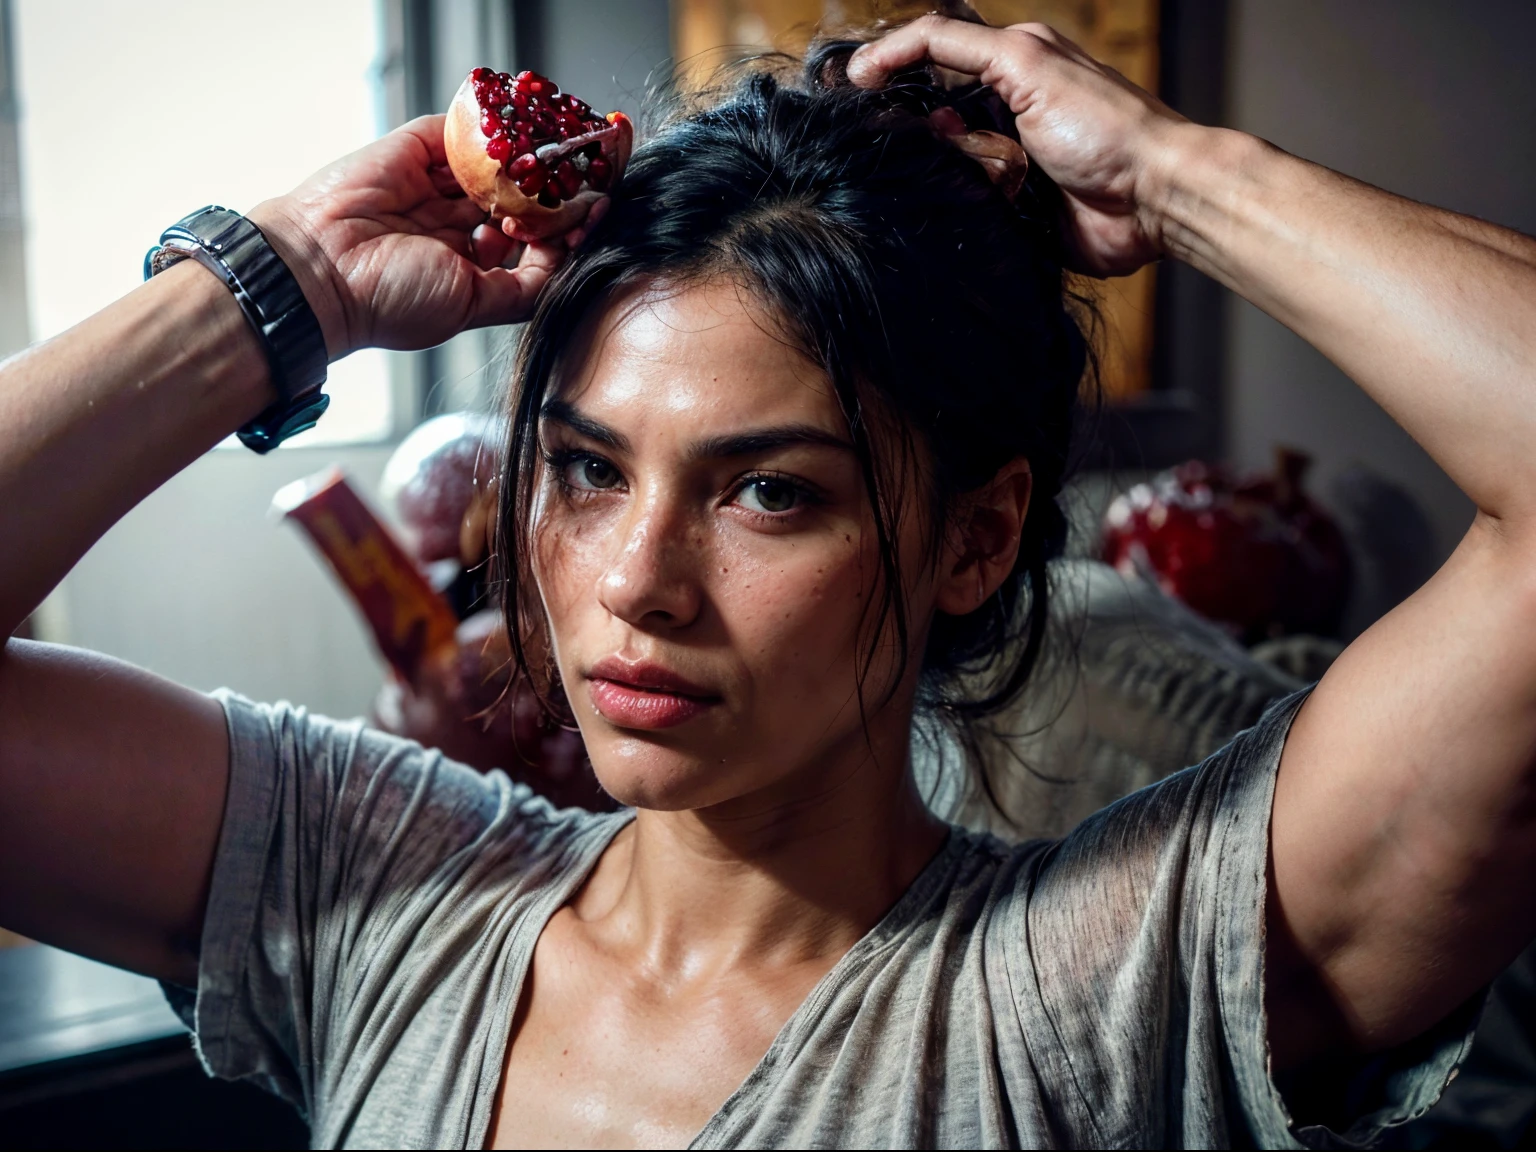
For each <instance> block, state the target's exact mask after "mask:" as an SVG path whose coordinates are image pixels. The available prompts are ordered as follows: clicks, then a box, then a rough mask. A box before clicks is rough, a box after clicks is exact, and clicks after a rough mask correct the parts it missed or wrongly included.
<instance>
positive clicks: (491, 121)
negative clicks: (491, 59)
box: [471, 68, 613, 208]
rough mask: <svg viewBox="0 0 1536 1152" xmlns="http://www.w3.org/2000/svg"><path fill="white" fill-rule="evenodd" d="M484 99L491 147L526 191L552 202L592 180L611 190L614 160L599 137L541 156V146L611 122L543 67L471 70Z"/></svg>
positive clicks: (490, 153)
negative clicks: (541, 69)
mask: <svg viewBox="0 0 1536 1152" xmlns="http://www.w3.org/2000/svg"><path fill="white" fill-rule="evenodd" d="M471 79H472V80H473V81H474V86H475V99H476V100H477V101H479V103H480V131H481V132H483V133H484V134H485V135H486V137H487V140H486V143H485V151H486V154H487V155H488V156H490V158H491V159H492V160H495V161H496V162H497V163H498V164H500V165H502V167H503V168H504V169H505V170H506V173H507V175H508V176H510V177H511V178H512V179H513V180H514V181H515V182H516V184H517V187H518V191H520V192H521V193H522V194H523V195H524V196H531V197H536V198H537V199H538V201H539V203H540V204H543V205H544V206H545V207H546V208H553V207H556V206H557V205H558V204H559V203H560V201H562V200H569V199H570V198H571V197H572V196H575V195H576V193H577V192H579V191H581V188H582V185H583V184H586V185H588V186H590V187H591V188H593V189H595V190H596V191H598V192H606V191H607V190H608V186H609V184H610V183H611V182H612V180H613V165H612V164H611V163H610V162H609V160H608V158H607V157H606V156H604V155H603V150H602V144H601V143H600V142H599V141H596V140H594V141H593V142H592V143H591V144H588V145H587V146H586V147H584V148H581V149H578V150H576V151H575V152H572V153H570V154H568V155H561V156H559V157H549V158H548V160H545V159H541V158H540V157H539V155H538V150H539V149H540V148H543V147H544V146H545V145H548V144H559V143H561V142H563V141H566V140H569V139H571V138H572V137H574V136H584V135H586V134H588V133H590V132H597V131H601V130H602V129H604V128H607V127H608V122H607V121H606V120H604V119H603V118H602V117H601V116H596V115H593V112H592V109H591V108H590V107H589V106H588V105H587V104H585V103H583V102H582V101H580V100H578V99H576V97H574V96H569V95H566V94H565V93H563V92H561V91H560V89H559V87H558V86H557V85H556V84H555V82H554V81H552V80H548V79H546V78H545V77H543V76H540V75H539V74H538V73H537V72H519V73H518V74H517V75H516V76H515V77H514V76H510V75H508V74H507V73H505V72H495V71H493V70H491V69H490V68H476V69H475V70H474V72H473V73H471Z"/></svg>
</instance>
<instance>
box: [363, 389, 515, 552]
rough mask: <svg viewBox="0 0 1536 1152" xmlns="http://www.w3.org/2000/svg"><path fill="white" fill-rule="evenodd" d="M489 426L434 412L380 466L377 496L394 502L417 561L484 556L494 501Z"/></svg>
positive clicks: (470, 416) (464, 414)
mask: <svg viewBox="0 0 1536 1152" xmlns="http://www.w3.org/2000/svg"><path fill="white" fill-rule="evenodd" d="M488 431H489V425H488V423H487V421H486V420H485V419H484V418H482V417H479V416H476V415H473V414H471V413H468V412H451V413H449V414H447V415H445V416H435V417H433V418H432V419H431V420H427V421H425V422H424V423H422V424H420V425H418V426H417V427H416V428H414V429H412V431H411V433H410V435H408V436H406V438H405V439H404V440H402V441H400V446H399V447H398V448H396V449H395V451H394V453H393V454H392V455H391V456H390V458H389V463H388V464H386V465H385V467H384V479H383V482H382V483H381V484H380V495H381V496H383V498H384V499H385V501H386V502H388V503H390V504H391V505H393V507H394V510H395V514H396V515H397V516H398V517H399V518H400V523H401V526H402V527H403V528H404V529H405V535H406V539H407V544H408V545H409V547H410V549H411V551H412V553H413V554H414V555H415V557H416V560H417V562H418V563H420V564H422V565H428V564H432V563H434V562H436V561H439V560H456V561H458V562H459V563H460V564H461V565H463V566H464V567H470V566H473V565H475V564H478V563H479V562H480V561H481V560H482V559H484V557H485V551H486V542H485V525H486V517H487V514H488V512H489V510H490V506H491V504H492V503H493V502H494V498H495V493H494V487H495V486H494V480H493V478H494V476H495V461H494V456H493V454H492V450H491V447H490V442H489V438H488Z"/></svg>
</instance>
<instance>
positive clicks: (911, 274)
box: [500, 41, 1091, 719]
mask: <svg viewBox="0 0 1536 1152" xmlns="http://www.w3.org/2000/svg"><path fill="white" fill-rule="evenodd" d="M856 47H857V44H856V43H853V42H847V41H844V42H838V43H829V44H824V45H821V46H819V47H816V48H813V50H812V51H811V53H810V55H809V58H808V59H807V61H806V64H805V67H804V71H803V73H802V75H801V76H800V77H799V78H798V79H796V78H795V77H793V76H789V77H785V76H783V75H782V74H781V75H775V74H774V69H773V68H772V67H771V66H770V65H769V64H767V63H765V62H764V61H757V62H754V63H751V64H749V66H748V67H749V69H750V70H749V71H748V73H747V74H746V75H745V76H744V77H743V78H742V79H741V80H740V82H739V83H738V84H737V85H736V86H735V87H734V89H732V90H731V91H730V92H729V93H728V94H727V95H725V96H724V97H723V98H721V99H719V100H717V101H716V102H714V103H713V104H711V105H708V106H705V107H702V108H696V110H694V111H691V112H686V113H675V114H674V115H673V116H672V117H671V118H670V119H669V120H667V121H664V122H663V123H662V126H661V127H660V129H659V130H658V131H657V132H655V133H654V134H652V135H651V136H650V137H649V138H648V139H646V140H644V141H643V142H642V143H641V144H640V145H639V147H638V148H637V149H636V150H635V153H634V155H633V157H632V158H631V160H630V164H629V168H628V170H627V171H626V173H625V175H624V177H623V180H622V181H621V182H620V184H619V186H618V188H617V189H616V190H615V192H614V194H613V200H612V204H611V205H610V208H609V211H608V214H607V215H606V216H605V217H604V218H603V220H602V222H601V223H600V224H598V225H597V227H596V228H595V229H594V230H593V233H592V235H591V236H590V237H589V239H588V240H587V242H586V244H585V245H584V247H583V248H582V249H581V251H580V252H579V253H578V254H577V255H576V256H575V257H573V258H572V259H571V260H570V262H569V263H567V264H566V266H565V267H564V268H562V269H561V270H560V271H559V272H558V273H557V274H556V275H555V277H554V278H553V279H552V280H551V282H550V284H549V285H548V287H547V288H546V289H545V291H544V293H543V295H542V298H541V300H540V302H539V305H538V308H537V310H536V313H535V315H534V317H533V319H532V321H531V322H530V323H529V325H528V327H527V329H526V330H525V331H524V333H523V336H522V341H521V344H520V346H519V349H518V353H517V359H516V365H515V369H514V379H513V389H512V394H511V401H510V403H511V432H510V443H509V445H508V450H507V451H508V467H507V469H506V473H505V480H504V482H503V485H502V491H501V497H500V499H501V508H500V524H501V539H502V540H503V541H506V542H510V546H511V550H512V555H511V556H510V557H508V562H507V564H506V573H505V579H506V589H507V596H506V611H507V616H508V624H509V630H510V632H511V635H512V637H513V643H514V651H515V652H516V654H517V659H518V663H519V665H520V666H521V667H523V668H524V669H525V670H527V666H526V656H525V654H524V635H523V628H525V627H528V626H530V625H531V622H532V621H534V620H537V619H540V618H542V613H541V612H539V611H537V610H536V607H535V605H533V604H532V603H531V602H530V601H529V600H526V599H525V597H527V596H528V595H529V591H530V590H531V588H532V582H531V579H530V571H531V568H530V555H529V550H530V547H531V539H530V532H529V528H530V517H531V512H532V500H533V495H534V493H533V480H534V474H535V469H536V467H537V464H538V460H539V448H538V420H539V414H540V409H541V406H542V405H543V403H544V400H545V394H546V390H547V387H548V383H549V380H550V378H551V374H552V373H553V372H554V370H555V369H556V367H557V363H558V361H559V359H560V357H561V355H562V354H563V353H564V352H565V351H566V349H567V348H568V346H569V345H570V344H571V341H572V338H573V336H574V335H575V333H576V332H577V329H578V326H579V325H580V324H581V322H582V320H583V318H584V317H587V316H589V315H590V314H592V312H593V310H594V309H596V308H598V307H601V306H602V305H603V304H604V303H606V302H607V301H610V300H612V299H613V298H614V296H615V295H616V293H618V292H619V291H622V290H624V289H626V288H628V287H631V286H634V285H638V284H643V283H647V282H652V281H657V282H661V283H664V284H672V285H684V284H687V283H689V282H691V281H697V280H699V279H701V278H711V277H716V276H727V277H732V278H735V279H737V280H739V281H740V282H741V283H743V284H744V285H746V286H747V287H748V288H749V289H750V290H751V291H752V292H753V293H755V294H756V295H757V297H758V298H759V299H760V300H761V301H762V302H763V303H764V304H766V305H767V307H768V310H769V312H770V313H771V314H772V315H773V316H775V317H776V319H777V320H778V321H779V322H780V324H781V325H782V327H783V331H784V335H785V337H786V338H787V339H789V340H791V341H792V342H794V343H795V344H796V345H797V346H798V347H799V348H800V349H801V350H802V351H803V352H804V353H805V355H806V356H808V357H809V358H810V359H811V360H813V361H814V362H816V363H817V364H819V365H821V366H822V367H823V368H824V369H825V371H826V373H827V376H828V377H829V378H830V381H831V383H832V386H833V388H834V389H835V392H836V396H837V399H838V402H839V403H840V405H841V407H842V411H843V414H844V416H845V417H846V419H847V422H848V428H849V432H850V434H851V437H852V440H853V444H854V447H855V449H856V452H857V455H858V459H859V461H860V464H861V466H862V470H863V474H864V480H865V484H866V488H867V490H868V492H869V496H870V501H871V504H872V506H873V508H874V510H875V516H874V519H875V523H876V532H877V537H878V545H879V553H880V558H881V573H882V576H881V581H880V584H881V588H880V591H879V594H878V595H877V596H874V597H872V598H871V602H870V609H869V610H870V612H871V613H872V615H871V616H870V617H867V621H868V623H870V624H872V629H871V631H870V632H869V635H870V637H871V638H870V641H869V649H868V652H867V653H866V654H865V657H864V667H865V668H866V669H867V667H868V664H869V659H870V658H871V657H872V655H873V653H874V650H875V645H876V644H877V643H878V642H879V640H880V638H881V636H882V635H883V634H884V631H885V629H886V628H887V627H888V626H894V628H895V629H896V633H897V637H898V639H899V642H900V651H901V652H902V653H903V659H904V654H905V653H906V651H907V649H908V647H909V632H910V626H911V625H910V621H909V619H908V613H907V606H906V603H905V600H904V598H903V595H902V584H901V580H900V575H899V573H900V569H899V567H898V562H897V556H896V525H897V523H898V520H899V517H900V515H901V512H902V505H903V501H904V500H905V499H906V498H907V496H908V494H909V493H911V492H913V491H918V492H922V488H921V487H920V486H918V485H917V484H916V483H914V478H921V479H924V480H926V481H927V483H926V489H927V491H926V492H925V493H923V495H925V496H926V498H927V501H928V504H929V514H930V515H929V521H928V522H929V523H930V524H931V526H932V536H931V547H932V548H933V549H934V552H933V555H934V556H935V557H936V556H937V554H938V553H937V548H938V545H939V543H940V541H941V533H942V532H943V531H944V530H945V526H946V524H947V522H948V515H949V513H950V511H951V509H952V508H953V507H954V506H955V502H956V500H957V499H958V498H961V497H963V496H964V494H965V493H967V492H971V491H974V490H975V489H977V488H979V487H980V486H982V485H984V484H986V483H987V482H988V481H989V480H991V479H992V478H993V476H994V475H995V474H996V473H997V471H998V469H999V468H1001V467H1002V466H1003V465H1005V464H1007V463H1008V462H1009V461H1011V460H1015V459H1017V458H1020V457H1023V458H1026V459H1027V460H1028V461H1029V464H1030V469H1031V472H1032V475H1033V496H1032V503H1031V507H1030V511H1029V515H1028V517H1027V519H1026V522H1025V525H1024V535H1023V539H1022V541H1021V544H1020V547H1019V554H1018V561H1017V564H1016V565H1015V567H1014V570H1013V572H1012V573H1011V574H1010V576H1009V578H1008V579H1007V580H1006V581H1004V583H1003V586H1002V588H1001V589H1000V590H999V592H998V594H997V596H996V597H993V598H992V599H990V600H989V601H988V603H987V604H986V605H985V606H984V607H982V608H980V609H978V610H977V611H975V612H972V613H971V614H969V615H966V616H958V617H957V616H947V615H941V616H940V617H938V618H937V619H935V621H934V622H933V625H932V628H931V631H930V634H929V639H928V642H927V648H926V651H925V653H924V658H923V680H922V684H923V688H922V700H923V702H924V703H925V704H927V705H929V706H932V707H934V708H937V709H938V710H939V711H940V712H941V713H943V714H947V715H949V716H951V717H954V718H955V719H970V718H974V717H979V716H984V715H986V714H989V713H991V712H994V711H996V710H997V709H999V708H1000V707H1002V706H1003V705H1005V704H1006V703H1008V702H1009V701H1011V700H1012V699H1013V698H1014V697H1015V696H1016V695H1017V694H1018V693H1019V691H1020V690H1021V689H1022V688H1023V686H1024V683H1025V681H1026V680H1027V679H1028V677H1029V674H1030V671H1031V669H1032V667H1033V666H1034V664H1035V662H1036V659H1037V658H1038V656H1039V652H1040V646H1041V643H1042V640H1043V637H1044V633H1045V626H1046V619H1047V604H1048V600H1049V596H1050V589H1049V582H1048V580H1047V577H1046V562H1047V561H1048V560H1049V559H1051V558H1052V557H1054V556H1056V555H1058V554H1059V553H1060V552H1061V550H1062V547H1063V545H1064V543H1065V538H1066V527H1067V525H1066V519H1065V517H1064V515H1063V514H1062V511H1061V509H1060V507H1059V506H1058V503H1057V497H1058V494H1059V492H1060V490H1061V485H1062V481H1063V478H1064V476H1065V474H1066V472H1067V469H1068V463H1069V453H1070V446H1071V440H1072V430H1073V427H1074V423H1075V418H1076V414H1077V409H1078V405H1079V391H1080V384H1081V382H1082V380H1083V377H1084V371H1085V366H1086V365H1087V364H1088V362H1089V361H1090V359H1091V354H1090V350H1089V346H1088V342H1087V341H1086V339H1085V337H1084V334H1083V330H1082V328H1081V327H1080V325H1079V321H1078V317H1079V316H1087V315H1088V313H1087V312H1084V311H1082V308H1083V307H1086V308H1088V309H1089V311H1090V312H1091V304H1088V303H1087V302H1086V301H1083V300H1082V299H1081V298H1079V297H1077V296H1075V295H1074V294H1072V293H1071V292H1070V291H1069V285H1068V281H1067V280H1066V277H1065V274H1064V272H1063V266H1062V255H1061V251H1060V240H1059V235H1058V232H1057V220H1058V212H1057V206H1058V194H1057V190H1056V189H1055V187H1054V185H1052V184H1051V183H1050V181H1049V179H1047V178H1046V177H1044V175H1043V174H1041V173H1039V172H1038V171H1035V170H1032V171H1031V173H1030V175H1029V176H1028V178H1027V179H1026V182H1025V186H1024V189H1023V190H1022V192H1021V193H1020V194H1019V195H1018V197H1017V199H1016V201H1013V202H1010V201H1009V199H1008V198H1007V197H1005V196H1004V194H1003V193H1002V192H1001V191H1000V190H998V189H997V188H996V187H994V186H993V184H992V183H991V182H990V181H989V179H988V178H987V176H986V173H985V172H984V170H983V169H982V167H981V166H980V165H979V164H978V163H977V162H976V161H974V160H972V159H970V158H968V157H967V156H965V155H964V154H963V153H962V152H960V151H959V149H957V148H955V147H954V146H953V145H951V144H949V143H947V142H945V141H944V140H943V139H942V138H941V137H940V136H939V135H938V134H937V133H936V132H935V131H934V129H933V128H932V127H931V126H930V125H929V122H928V121H927V119H926V117H927V115H928V113H930V112H932V111H934V110H935V109H937V108H938V107H940V106H950V107H953V108H955V109H956V111H958V112H959V113H960V115H961V117H962V118H963V119H964V120H965V122H966V124H967V126H968V127H970V128H987V129H991V130H994V131H1001V132H1006V133H1008V134H1010V135H1015V136H1016V133H1015V132H1014V129H1013V126H1012V119H1011V117H1009V116H1008V115H1007V114H1006V109H1003V108H1002V107H1001V104H1000V102H999V101H998V100H997V98H996V97H995V96H994V95H993V94H992V93H991V91H990V90H989V89H985V88H979V87H977V86H974V85H973V86H971V87H969V88H965V89H959V90H954V91H948V90H946V89H945V88H944V87H942V86H941V85H940V83H938V81H937V80H936V78H935V77H934V76H933V75H931V74H930V73H929V72H927V71H926V70H917V71H913V72H911V73H908V74H906V75H903V76H900V77H897V78H896V80H895V81H894V82H893V83H892V84H891V85H890V86H888V87H887V88H885V89H884V90H882V91H878V92H875V91H866V90H863V89H859V88H856V87H854V86H852V85H851V84H849V83H848V81H847V79H846V73H845V66H846V63H847V60H848V57H849V55H850V54H851V53H852V51H853V50H854V48H856ZM782 71H783V70H782V69H779V72H780V73H782ZM919 447H921V448H922V449H926V451H924V452H919V451H918V449H919ZM925 457H926V459H927V461H928V462H929V467H928V469H927V470H926V471H927V474H926V476H921V477H920V476H919V473H918V471H916V470H915V464H916V462H917V461H918V460H920V459H923V458H925ZM530 609H534V610H532V611H530ZM980 671H985V672H987V673H988V675H986V676H985V677H980V678H978V677H975V676H969V675H968V676H967V677H966V681H967V684H968V685H970V686H971V687H970V689H969V690H962V688H961V685H960V681H959V676H958V674H959V673H962V672H965V673H974V672H980ZM899 682H900V670H898V676H897V679H896V681H894V682H893V683H899ZM977 683H981V684H982V687H981V688H979V689H977V688H975V687H974V685H975V684H977ZM862 702H863V701H862V689H861V704H862Z"/></svg>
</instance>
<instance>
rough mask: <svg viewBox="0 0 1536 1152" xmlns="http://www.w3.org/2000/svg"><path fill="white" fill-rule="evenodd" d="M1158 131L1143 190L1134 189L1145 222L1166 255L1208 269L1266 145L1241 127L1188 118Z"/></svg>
mask: <svg viewBox="0 0 1536 1152" xmlns="http://www.w3.org/2000/svg"><path fill="white" fill-rule="evenodd" d="M1162 135H1163V138H1162V140H1160V141H1159V146H1158V148H1157V149H1156V151H1155V153H1154V160H1153V162H1152V164H1151V165H1149V168H1148V179H1147V183H1146V189H1145V192H1143V190H1142V189H1141V188H1138V190H1137V192H1138V199H1137V203H1138V204H1139V205H1141V206H1142V210H1143V211H1144V212H1145V213H1146V218H1145V220H1144V227H1146V228H1148V230H1149V231H1148V234H1149V235H1152V236H1155V237H1156V238H1157V242H1158V245H1159V247H1160V248H1161V249H1162V251H1163V252H1164V253H1165V254H1166V255H1168V256H1171V257H1173V258H1174V259H1176V260H1182V261H1184V262H1185V263H1187V264H1192V265H1194V266H1195V267H1197V268H1200V269H1201V270H1202V271H1206V272H1210V271H1211V270H1212V264H1213V262H1214V261H1215V260H1216V258H1217V249H1218V247H1219V245H1220V238H1219V237H1220V233H1221V230H1222V227H1223V220H1224V218H1225V216H1226V215H1227V214H1228V213H1229V212H1230V211H1231V209H1232V206H1233V204H1234V203H1235V202H1236V200H1237V199H1238V198H1239V196H1240V192H1239V189H1238V185H1239V184H1242V183H1245V182H1249V181H1251V180H1252V179H1253V178H1254V175H1255V173H1256V171H1257V170H1258V168H1259V167H1260V166H1261V165H1262V163H1263V161H1264V159H1265V155H1266V153H1267V152H1268V151H1269V146H1268V145H1266V144H1265V143H1264V142H1263V141H1262V140H1260V139H1258V138H1257V137H1255V136H1250V135H1249V134H1247V133H1246V132H1238V131H1235V130H1233V129H1230V128H1211V127H1207V126H1205V125H1201V124H1193V123H1190V122H1188V121H1184V122H1181V123H1177V124H1171V125H1169V126H1168V127H1167V129H1166V130H1165V131H1164V132H1163V134H1162ZM1143 196H1144V197H1145V198H1144V199H1143Z"/></svg>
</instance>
